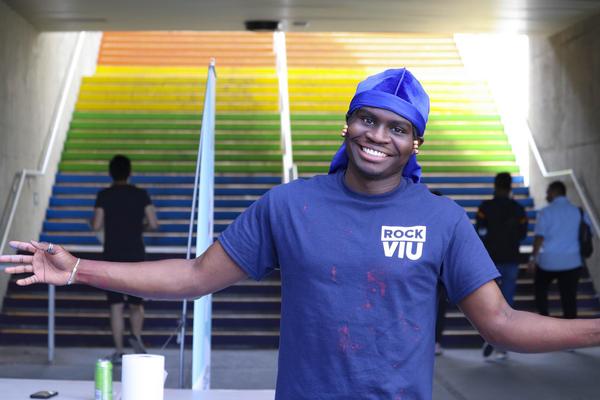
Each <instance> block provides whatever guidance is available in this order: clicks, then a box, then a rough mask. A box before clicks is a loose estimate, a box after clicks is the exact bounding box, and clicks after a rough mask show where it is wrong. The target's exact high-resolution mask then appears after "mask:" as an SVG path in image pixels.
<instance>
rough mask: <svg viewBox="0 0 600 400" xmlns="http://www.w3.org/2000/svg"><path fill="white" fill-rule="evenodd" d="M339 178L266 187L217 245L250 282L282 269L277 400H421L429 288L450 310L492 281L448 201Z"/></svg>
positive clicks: (429, 360) (430, 352)
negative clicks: (366, 188) (357, 188)
mask: <svg viewBox="0 0 600 400" xmlns="http://www.w3.org/2000/svg"><path fill="white" fill-rule="evenodd" d="M344 172H345V171H340V172H338V173H337V174H333V175H327V176H317V177H315V178H312V179H309V180H298V181H294V182H292V183H290V184H287V185H282V186H278V187H275V188H273V189H272V190H271V191H269V192H268V193H267V194H265V195H264V196H263V197H262V198H261V199H260V200H258V201H256V202H255V203H254V204H253V205H252V206H251V207H250V208H248V210H247V211H246V212H244V213H243V214H242V215H241V216H240V217H239V218H238V219H236V220H235V221H234V222H233V223H232V224H231V225H230V226H229V227H228V228H227V230H226V231H225V232H223V233H222V234H221V236H220V237H219V241H220V242H221V244H222V246H223V248H224V249H225V251H226V252H227V254H229V256H230V257H231V258H232V259H233V260H234V261H235V262H236V263H237V264H238V265H239V266H240V267H241V268H242V269H243V270H244V271H246V272H247V273H248V275H250V276H251V277H252V278H254V279H257V280H258V279H261V278H263V277H264V276H265V275H266V274H268V273H269V272H270V271H271V270H272V269H273V268H275V267H276V266H280V268H281V285H282V288H281V292H282V304H281V334H280V348H279V368H278V377H277V389H276V399H285V400H288V399H294V400H295V399H311V400H314V399H377V400H380V399H394V398H402V399H430V398H431V392H432V382H433V360H434V346H433V345H434V328H435V319H436V304H437V299H436V293H437V290H436V289H437V285H438V281H439V280H441V281H442V282H443V283H444V285H445V287H446V289H447V292H448V296H449V298H450V300H451V301H453V302H458V301H460V300H461V299H463V298H464V297H465V296H467V295H468V294H470V293H471V292H473V291H474V290H475V289H477V288H479V287H480V286H481V285H483V284H484V283H486V282H488V281H490V280H492V279H495V278H496V277H498V272H497V270H496V267H495V266H494V264H493V263H492V261H491V259H490V258H489V256H488V254H487V252H486V250H485V248H484V247H483V245H482V243H481V241H480V239H479V237H478V236H477V234H476V232H475V229H473V225H472V224H471V222H470V221H469V220H468V219H467V217H466V214H465V211H464V210H463V209H462V208H461V207H459V206H458V205H457V204H456V203H454V202H453V201H452V200H450V199H448V198H444V197H439V196H435V195H432V194H431V193H430V192H429V190H428V189H427V187H426V186H424V185H422V184H414V183H412V182H411V181H409V180H404V181H402V183H401V184H400V186H398V188H396V189H395V190H393V191H392V192H389V193H386V194H383V195H373V196H368V195H363V194H358V193H355V192H353V191H351V190H350V189H349V188H348V187H346V185H345V184H344V182H343V177H344ZM442 265H443V267H441V266H442Z"/></svg>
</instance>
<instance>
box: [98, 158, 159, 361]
mask: <svg viewBox="0 0 600 400" xmlns="http://www.w3.org/2000/svg"><path fill="white" fill-rule="evenodd" d="M109 172H110V176H111V177H112V179H113V184H112V186H110V187H109V188H106V189H103V190H101V191H100V192H98V196H97V198H96V205H95V206H94V218H93V220H92V228H93V229H94V230H95V231H99V230H100V229H102V227H104V252H103V258H104V260H105V261H122V262H136V261H144V260H145V256H146V254H145V249H144V238H143V231H144V229H147V228H148V229H151V230H156V229H158V220H157V217H156V212H155V210H154V206H153V205H152V202H151V200H150V196H149V195H148V193H147V192H146V191H145V190H144V189H140V188H137V187H135V186H134V185H131V184H129V183H128V180H129V175H130V174H131V161H130V160H129V158H127V157H125V156H122V155H116V156H114V157H113V158H112V160H111V161H110V164H109ZM106 298H107V301H108V304H109V305H110V322H111V328H112V334H113V339H114V342H115V353H114V354H113V356H112V359H113V362H116V363H119V362H120V360H121V356H122V355H123V330H124V329H123V327H124V319H123V308H124V304H125V303H127V304H128V307H129V322H130V325H131V334H132V335H131V336H130V337H129V343H130V345H131V346H132V347H133V349H134V351H135V352H136V353H141V352H145V349H144V346H143V345H142V339H141V333H142V326H143V324H144V304H143V300H142V299H141V298H140V297H135V296H130V295H125V294H122V293H117V292H111V291H107V292H106Z"/></svg>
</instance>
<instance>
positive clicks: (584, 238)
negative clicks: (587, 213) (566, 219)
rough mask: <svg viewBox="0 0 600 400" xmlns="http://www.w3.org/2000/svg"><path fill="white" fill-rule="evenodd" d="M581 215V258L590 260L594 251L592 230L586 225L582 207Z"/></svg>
mask: <svg viewBox="0 0 600 400" xmlns="http://www.w3.org/2000/svg"><path fill="white" fill-rule="evenodd" d="M579 215H581V220H580V221H579V253H581V257H583V258H590V256H591V255H592V253H593V251H594V246H593V244H592V229H591V228H590V226H589V225H588V224H586V223H585V220H584V219H583V210H582V209H581V207H580V208H579Z"/></svg>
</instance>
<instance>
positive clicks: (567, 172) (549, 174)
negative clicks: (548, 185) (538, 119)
mask: <svg viewBox="0 0 600 400" xmlns="http://www.w3.org/2000/svg"><path fill="white" fill-rule="evenodd" d="M527 128H528V129H525V130H526V131H527V141H528V143H529V148H530V149H531V152H532V153H533V157H534V158H535V161H536V163H537V165H538V168H539V169H540V172H541V173H542V176H543V177H544V178H555V177H558V176H568V177H570V178H571V180H572V181H573V185H574V186H575V190H577V194H578V195H579V198H580V199H581V202H582V203H583V208H584V210H585V212H586V213H587V215H588V217H589V218H590V220H591V222H592V225H593V228H594V233H595V234H596V235H598V234H600V225H598V220H597V219H596V215H595V213H594V211H593V209H592V206H591V204H590V201H589V200H588V197H587V195H586V194H585V191H584V190H583V187H582V186H581V183H580V182H579V179H577V175H575V171H573V169H571V168H569V169H561V170H558V171H548V170H547V169H546V165H545V164H544V160H543V159H542V155H541V154H540V151H539V149H538V147H537V143H536V142H535V138H534V137H533V134H532V133H531V129H530V127H529V121H527Z"/></svg>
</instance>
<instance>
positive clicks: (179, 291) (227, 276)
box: [0, 242, 247, 300]
mask: <svg viewBox="0 0 600 400" xmlns="http://www.w3.org/2000/svg"><path fill="white" fill-rule="evenodd" d="M10 244H11V246H12V247H14V248H17V249H19V250H23V251H28V252H31V253H33V255H32V256H26V255H12V256H0V263H13V264H17V265H16V266H12V267H8V268H6V272H8V273H9V274H19V273H31V274H32V275H30V276H28V277H26V278H23V279H20V280H18V281H17V284H19V285H22V286H25V285H31V284H33V283H50V284H54V285H64V284H66V283H67V281H68V280H69V278H70V277H71V275H72V272H73V268H74V267H75V265H76V264H77V258H76V257H74V256H73V255H72V254H70V253H69V252H68V251H66V250H64V249H63V248H62V247H60V246H56V245H55V246H54V249H53V250H54V251H53V254H50V253H48V252H47V251H46V250H47V249H48V244H47V243H37V242H31V243H27V242H11V243H10ZM246 277H247V275H246V273H245V272H244V271H243V270H242V269H241V268H239V267H238V266H237V264H236V263H235V262H234V261H233V260H232V259H231V258H230V257H229V256H228V255H227V253H226V252H225V251H224V250H223V247H222V246H221V244H220V243H219V242H215V243H214V244H213V245H211V246H210V247H209V248H208V250H206V252H204V254H202V255H201V256H200V257H198V258H196V259H193V260H181V259H170V260H161V261H147V262H139V263H120V262H106V261H93V260H81V261H80V262H79V264H78V266H77V272H76V274H75V275H74V281H73V283H81V284H86V285H90V286H95V287H98V288H101V289H108V290H113V291H117V292H124V293H128V294H133V295H136V296H139V297H145V298H151V299H171V300H175V299H184V298H197V297H201V296H204V295H206V294H209V293H213V292H215V291H218V290H221V289H223V288H225V287H227V286H230V285H232V284H234V283H236V282H238V281H240V280H242V279H244V278H246Z"/></svg>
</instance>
